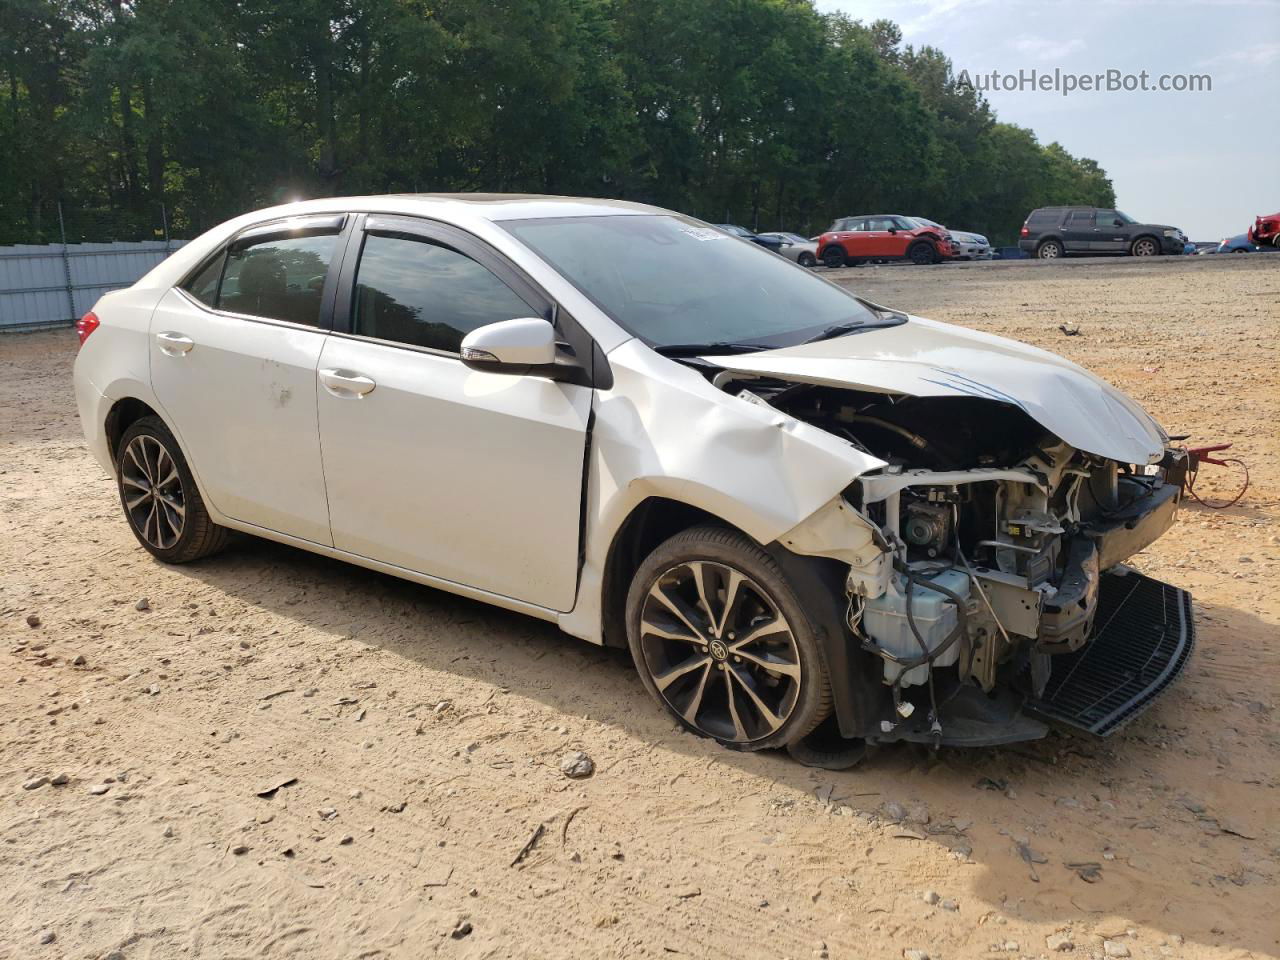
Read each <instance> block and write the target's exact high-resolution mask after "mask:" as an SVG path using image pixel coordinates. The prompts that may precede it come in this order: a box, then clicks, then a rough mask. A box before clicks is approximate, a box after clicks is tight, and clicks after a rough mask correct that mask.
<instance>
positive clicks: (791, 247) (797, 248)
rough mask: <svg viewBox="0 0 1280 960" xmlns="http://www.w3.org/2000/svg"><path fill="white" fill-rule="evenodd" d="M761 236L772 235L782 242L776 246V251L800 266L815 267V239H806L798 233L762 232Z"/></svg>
mask: <svg viewBox="0 0 1280 960" xmlns="http://www.w3.org/2000/svg"><path fill="white" fill-rule="evenodd" d="M760 236H762V237H773V238H774V239H776V240H780V241H781V242H782V246H781V247H779V248H778V253H780V254H782V255H783V256H784V257H786V258H787V259H789V260H794V261H795V262H796V263H798V264H800V266H802V267H816V266H817V265H818V242H817V241H816V240H806V239H805V238H804V237H802V236H800V234H798V233H762V234H760Z"/></svg>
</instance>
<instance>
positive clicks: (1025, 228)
mask: <svg viewBox="0 0 1280 960" xmlns="http://www.w3.org/2000/svg"><path fill="white" fill-rule="evenodd" d="M1030 233H1031V231H1030V230H1028V229H1027V225H1026V224H1025V223H1024V224H1023V225H1022V236H1024V237H1025V236H1029V235H1030Z"/></svg>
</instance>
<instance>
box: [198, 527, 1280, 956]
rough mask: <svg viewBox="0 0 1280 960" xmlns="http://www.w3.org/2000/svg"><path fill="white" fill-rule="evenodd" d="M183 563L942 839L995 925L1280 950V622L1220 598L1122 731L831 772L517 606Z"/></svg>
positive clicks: (623, 657)
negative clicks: (1279, 652)
mask: <svg viewBox="0 0 1280 960" xmlns="http://www.w3.org/2000/svg"><path fill="white" fill-rule="evenodd" d="M180 569H181V572H182V573H183V574H184V575H188V576H191V577H193V578H195V579H198V580H200V581H202V582H204V583H206V584H208V585H210V586H213V587H216V588H217V589H218V590H220V591H223V592H225V593H226V594H228V595H230V596H232V597H235V598H236V599H238V600H240V601H242V602H244V603H247V604H251V605H255V606H257V607H259V608H261V609H264V610H268V611H270V612H272V613H275V614H279V615H281V616H283V617H286V618H289V619H291V620H294V621H296V622H298V623H300V624H303V625H305V626H307V627H309V628H314V629H317V630H319V631H321V632H325V633H329V634H331V635H334V636H348V637H353V638H355V639H358V640H359V641H361V642H362V643H365V644H368V645H371V646H374V647H377V648H380V649H382V650H384V651H386V652H388V653H390V654H393V655H395V656H398V657H402V658H404V659H405V660H406V661H409V662H412V663H416V664H419V665H421V666H422V667H424V668H427V669H429V670H433V671H441V672H444V673H446V674H451V675H453V676H456V677H459V678H464V679H468V680H473V681H480V682H483V683H488V684H492V685H493V686H494V687H496V688H503V689H505V690H508V691H510V693H512V694H514V695H517V696H521V697H528V698H532V699H534V700H536V701H539V702H540V703H542V704H545V705H546V706H548V707H550V708H552V709H554V710H557V711H561V712H563V713H566V714H572V715H577V716H583V717H586V718H588V719H590V720H592V721H594V722H597V723H603V724H608V725H612V726H616V727H618V728H621V729H623V730H625V731H626V732H627V733H629V734H631V735H634V736H635V737H636V738H638V739H641V740H644V741H647V742H651V743H655V744H657V747H656V749H659V750H671V751H674V752H678V753H680V754H683V755H686V756H693V757H697V758H699V759H703V758H705V759H706V760H707V762H715V763H718V764H727V765H732V766H733V767H735V768H738V769H739V770H741V771H742V772H744V773H747V774H749V775H751V776H753V777H756V778H760V779H762V780H765V781H769V782H770V783H772V784H773V785H775V786H776V787H778V788H781V790H782V792H783V793H784V794H785V793H787V792H790V794H791V796H792V797H793V800H792V801H790V802H798V801H800V800H802V799H805V798H813V799H814V801H815V802H816V803H817V805H818V809H817V811H816V812H815V813H814V816H822V815H831V816H852V817H858V818H860V819H862V820H864V821H866V822H867V824H868V825H869V829H871V830H874V831H876V832H878V833H879V834H880V835H881V836H883V837H884V838H885V842H894V843H897V842H902V843H911V842H915V843H925V844H934V845H937V846H938V847H939V848H941V849H942V850H943V851H945V853H946V855H949V856H951V857H954V858H955V859H957V860H959V861H962V862H963V863H965V864H968V865H973V866H974V867H975V868H977V869H978V871H979V872H978V873H977V874H976V875H975V876H976V879H974V880H973V881H972V882H971V884H970V887H971V892H970V894H969V896H970V898H972V897H973V896H974V892H976V894H977V896H978V898H979V899H980V900H981V902H982V905H983V906H980V907H979V909H980V910H981V909H985V911H986V913H985V914H984V916H985V915H991V916H995V915H1003V916H1007V917H1010V918H1017V919H1020V920H1025V921H1029V922H1038V923H1044V924H1051V925H1053V926H1054V927H1056V928H1063V926H1064V925H1070V929H1072V930H1074V931H1077V937H1076V939H1077V940H1078V941H1081V945H1080V946H1078V947H1077V949H1082V948H1083V946H1084V945H1085V944H1084V941H1086V940H1089V938H1091V937H1092V938H1094V939H1093V940H1092V941H1090V944H1089V945H1091V946H1092V947H1094V948H1097V949H1099V950H1100V944H1101V941H1100V940H1098V939H1097V937H1099V936H1102V935H1106V934H1107V932H1108V931H1114V932H1116V933H1117V935H1123V933H1124V931H1125V930H1127V929H1128V928H1129V927H1141V928H1146V929H1149V930H1155V931H1159V932H1161V933H1162V934H1163V935H1165V936H1167V937H1170V938H1176V937H1185V938H1186V941H1187V942H1188V943H1199V944H1203V945H1206V946H1209V945H1212V946H1215V947H1222V946H1233V947H1237V948H1240V949H1243V950H1249V951H1258V952H1263V953H1269V952H1271V951H1273V950H1275V949H1276V946H1277V944H1276V942H1275V940H1274V939H1272V938H1271V937H1269V936H1268V935H1267V934H1266V933H1265V930H1266V924H1265V923H1263V924H1259V923H1258V919H1257V918H1259V917H1266V916H1269V915H1270V913H1271V911H1272V910H1273V906H1272V900H1273V891H1274V882H1275V870H1274V859H1272V853H1273V852H1274V844H1275V840H1274V836H1271V837H1270V842H1269V843H1263V842H1261V839H1262V837H1263V836H1264V835H1269V834H1271V833H1273V829H1274V828H1273V825H1272V824H1271V823H1268V822H1264V817H1263V815H1262V814H1261V813H1260V812H1259V811H1261V810H1265V809H1266V801H1267V797H1268V793H1267V789H1268V788H1274V786H1275V764H1274V759H1275V756H1276V753H1277V752H1278V750H1280V740H1278V739H1277V737H1276V734H1275V732H1274V731H1273V730H1272V728H1271V725H1270V720H1269V715H1270V710H1271V706H1270V705H1268V704H1266V703H1263V702H1262V701H1263V700H1265V699H1266V695H1264V694H1262V693H1253V694H1251V693H1250V692H1249V690H1248V687H1247V684H1248V681H1249V680H1250V679H1255V680H1256V679H1257V678H1259V677H1263V676H1267V675H1274V672H1273V671H1272V672H1270V673H1268V672H1267V671H1262V670H1259V671H1258V672H1256V673H1251V672H1250V670H1249V662H1250V658H1251V657H1253V656H1255V655H1257V654H1259V653H1260V652H1263V651H1268V650H1271V651H1274V650H1276V649H1280V631H1278V630H1277V629H1276V628H1275V627H1274V626H1273V625H1271V624H1267V623H1265V622H1264V621H1262V620H1260V619H1259V618H1257V617H1255V616H1254V615H1253V614H1251V613H1248V612H1245V611H1242V610H1235V609H1231V608H1223V607H1215V608H1214V612H1213V616H1212V617H1208V618H1202V622H1201V624H1200V632H1201V636H1200V650H1199V652H1198V653H1197V654H1196V656H1195V657H1194V658H1193V660H1192V661H1191V663H1190V665H1189V667H1188V670H1187V676H1186V677H1184V678H1183V680H1182V682H1180V683H1179V684H1177V685H1175V686H1174V687H1173V688H1172V689H1171V691H1170V692H1169V693H1168V694H1166V696H1165V697H1164V698H1163V699H1162V701H1161V702H1159V703H1158V704H1156V705H1155V707H1154V708H1153V709H1152V710H1151V711H1149V712H1148V713H1147V714H1145V715H1143V716H1142V717H1141V718H1139V719H1138V720H1137V721H1135V722H1134V723H1133V724H1132V725H1131V726H1130V727H1129V728H1127V729H1126V730H1124V731H1122V732H1121V733H1119V734H1116V735H1115V736H1114V737H1113V738H1111V739H1109V740H1105V741H1099V740H1094V739H1087V738H1084V737H1077V736H1073V735H1071V734H1067V733H1060V732H1052V733H1051V734H1050V736H1049V737H1047V738H1046V739H1044V740H1042V741H1038V742H1033V743H1024V744H1019V745H1013V746H1009V747H1004V748H990V749H978V750H959V749H942V750H940V751H937V752H934V751H931V750H929V749H928V748H924V747H920V746H917V745H908V744H900V745H892V746H886V747H882V748H880V749H878V750H876V751H873V752H872V754H871V755H870V756H869V757H868V759H867V760H866V761H865V762H864V763H863V764H861V765H860V766H859V767H857V768H855V769H853V770H850V771H841V772H830V771H825V770H815V769H811V768H806V767H803V766H801V765H800V764H798V763H796V762H794V761H792V760H791V759H790V758H789V757H787V756H786V754H785V753H782V752H779V751H770V752H764V753H739V752H734V751H730V750H724V749H721V748H719V747H717V746H716V745H715V744H713V743H712V742H710V741H707V740H702V739H699V738H697V737H694V736H691V735H688V734H685V733H682V732H679V731H676V732H674V733H673V724H672V722H671V721H670V720H669V719H668V718H667V717H666V715H665V714H664V713H663V711H662V710H661V709H660V708H659V707H658V706H657V705H656V704H655V703H653V702H652V701H651V700H650V699H649V698H648V696H647V694H646V693H645V691H644V689H643V688H642V686H641V684H640V683H639V681H638V679H637V678H636V676H635V672H634V668H633V666H632V664H631V662H630V658H629V655H628V654H627V653H626V651H621V650H612V649H605V648H600V647H596V646H592V645H590V644H587V643H584V642H582V641H580V640H577V639H575V638H572V637H569V636H568V635H566V634H564V633H562V632H561V631H559V630H558V629H557V628H556V627H555V626H554V625H552V624H548V623H544V622H541V621H538V620H535V619H531V618H528V617H525V616H523V615H520V614H516V613H511V612H508V611H504V610H501V609H498V608H495V607H491V606H488V605H486V604H483V603H480V602H477V601H472V600H468V599H466V598H462V597H457V596H453V595H451V594H448V593H444V592H441V591H438V590H433V589H430V588H427V587H423V586H419V585H417V584H413V583H410V582H408V581H404V580H400V579H398V578H395V577H391V576H387V575H383V574H379V573H374V572H372V571H368V570H365V569H362V568H358V567H354V566H351V565H349V564H346V563H343V562H341V561H337V560H331V559H328V558H325V557H320V556H318V555H314V554H310V553H306V552H304V551H301V550H296V549H293V548H290V547H285V546H282V545H279V544H276V543H271V542H267V541H262V540H257V539H255V538H251V537H238V538H237V539H236V541H235V543H234V544H233V546H232V547H231V548H230V549H229V550H228V551H227V552H226V553H224V554H222V555H220V556H218V557H217V558H214V559H211V560H209V561H206V562H203V563H200V564H195V565H191V566H186V567H182V568H180ZM459 628H461V629H459ZM1269 656H1270V658H1271V659H1272V660H1274V659H1275V655H1274V654H1269ZM548 677H564V678H565V681H564V682H552V681H550V680H548V679H547V678H548ZM1251 697H1257V698H1258V699H1257V700H1251ZM1223 738H1229V739H1232V740H1237V739H1249V738H1252V741H1253V742H1254V743H1255V744H1256V749H1257V754H1256V761H1255V762H1256V763H1257V764H1259V766H1260V771H1261V772H1258V771H1253V772H1249V771H1239V770H1233V769H1230V768H1229V767H1228V766H1226V765H1225V764H1227V763H1229V761H1227V760H1225V758H1224V757H1223V756H1221V755H1219V756H1218V757H1217V758H1216V759H1215V750H1216V748H1217V747H1218V746H1220V745H1221V743H1222V740H1223ZM1268 765H1269V771H1270V772H1269V773H1268V772H1266V771H1267V769H1268ZM1250 777H1252V778H1253V779H1252V780H1251V779H1250ZM1242 778H1243V779H1242ZM895 804H896V805H898V806H900V807H901V809H898V808H897V807H895V806H894V805H895ZM925 811H927V814H928V815H927V817H926V816H925V815H924V812H925ZM899 814H905V815H906V816H905V822H898V820H899V819H901V818H900V817H899ZM832 855H833V856H838V853H837V852H836V851H833V852H832ZM1268 864H1270V866H1268ZM925 879H926V878H923V877H919V876H903V877H902V878H901V881H900V885H901V886H902V887H903V889H904V890H907V891H914V890H915V888H916V887H918V886H919V885H920V884H922V883H924V882H925ZM895 882H897V881H895ZM923 908H924V905H923V904H922V905H921V909H923ZM992 937H993V938H994V939H999V934H998V933H997V932H995V931H994V930H993V933H992ZM1174 942H1175V943H1176V942H1179V941H1177V940H1176V939H1175V940H1174ZM1024 952H1031V953H1038V952H1040V949H1039V945H1038V944H1035V945H1030V946H1028V947H1025V948H1024ZM1174 955H1177V954H1176V952H1175V954H1174Z"/></svg>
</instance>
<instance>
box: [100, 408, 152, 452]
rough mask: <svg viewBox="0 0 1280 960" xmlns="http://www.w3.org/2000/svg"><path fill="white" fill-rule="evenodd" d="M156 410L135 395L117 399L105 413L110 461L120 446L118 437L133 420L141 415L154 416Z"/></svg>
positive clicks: (139, 418)
mask: <svg viewBox="0 0 1280 960" xmlns="http://www.w3.org/2000/svg"><path fill="white" fill-rule="evenodd" d="M154 416H156V412H155V411H154V410H152V409H151V408H150V407H149V406H147V405H146V404H145V403H143V402H142V401H141V400H139V399H138V398H137V397H125V398H124V399H123V400H117V401H116V402H115V404H114V406H112V408H111V410H110V412H108V413H107V424H106V427H107V446H108V448H109V449H110V451H111V460H112V462H114V461H115V459H116V450H117V449H119V447H120V438H121V437H123V436H124V432H125V431H126V430H128V429H129V427H130V425H132V424H133V423H134V422H136V421H138V420H141V419H142V418H143V417H154Z"/></svg>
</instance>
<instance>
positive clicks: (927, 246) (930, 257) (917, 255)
mask: <svg viewBox="0 0 1280 960" xmlns="http://www.w3.org/2000/svg"><path fill="white" fill-rule="evenodd" d="M907 256H908V257H909V258H910V259H911V262H912V263H914V264H916V265H918V266H924V265H925V264H927V263H938V262H939V261H941V260H942V257H940V256H939V255H938V250H937V248H936V247H935V246H934V245H933V244H932V243H923V242H922V243H916V244H912V246H911V249H910V250H908V251H907Z"/></svg>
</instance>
